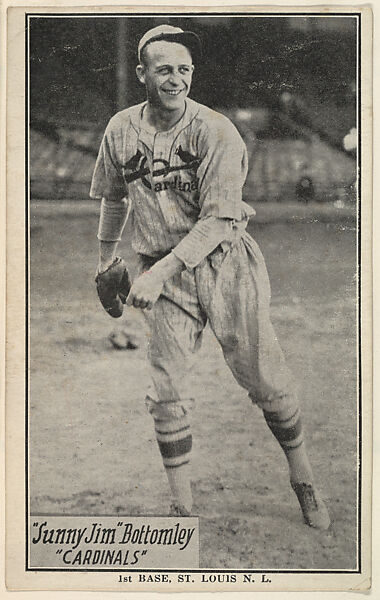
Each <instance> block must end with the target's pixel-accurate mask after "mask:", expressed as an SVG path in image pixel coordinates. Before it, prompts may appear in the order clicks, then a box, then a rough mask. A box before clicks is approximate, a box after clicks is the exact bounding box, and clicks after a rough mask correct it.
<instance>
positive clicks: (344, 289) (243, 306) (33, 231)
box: [8, 7, 371, 591]
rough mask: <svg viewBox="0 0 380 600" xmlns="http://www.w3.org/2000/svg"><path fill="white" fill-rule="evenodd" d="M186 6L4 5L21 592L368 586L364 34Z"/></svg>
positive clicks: (316, 16)
mask: <svg viewBox="0 0 380 600" xmlns="http://www.w3.org/2000/svg"><path fill="white" fill-rule="evenodd" d="M346 8H347V7H346ZM195 10H196V9H193V10H190V9H187V10H183V11H179V10H178V9H177V10H176V11H174V10H173V11H172V12H170V9H165V10H159V9H158V8H157V10H155V11H154V12H148V11H146V10H145V11H144V9H143V8H140V9H139V10H138V11H132V10H128V7H126V8H123V9H121V7H119V9H118V10H116V9H114V10H112V11H108V10H106V7H105V8H104V10H102V11H96V9H95V8H94V9H93V10H87V11H85V10H80V9H79V7H78V9H76V10H73V9H71V10H70V9H68V8H66V9H65V10H63V9H57V10H54V9H50V10H49V11H47V10H45V9H43V8H41V9H40V10H38V9H37V8H34V9H33V10H31V11H28V10H27V9H24V13H23V19H24V21H23V23H22V25H23V30H24V40H23V41H22V43H20V40H19V44H20V46H21V45H23V44H24V46H23V56H24V69H25V73H24V75H25V77H24V79H23V81H21V82H20V86H21V87H22V86H24V121H23V122H20V124H19V128H20V130H21V129H22V128H24V135H25V137H24V144H25V145H24V159H23V160H24V162H25V171H24V175H23V176H24V182H23V190H24V192H23V193H24V197H23V198H22V196H21V197H18V198H17V203H19V204H18V208H17V210H18V211H19V214H21V215H23V217H22V218H23V219H24V228H23V233H22V234H21V237H22V235H23V236H24V240H25V244H24V252H23V256H24V258H23V259H22V258H19V260H20V261H22V260H24V268H25V304H24V306H25V309H24V308H23V307H22V308H21V312H23V318H24V322H23V323H22V325H21V327H20V331H21V330H23V331H24V335H23V338H24V350H25V353H24V360H23V361H21V362H22V363H23V365H20V369H21V367H23V374H24V383H23V388H22V389H23V395H24V397H23V399H22V407H21V408H22V410H23V413H24V414H23V421H22V424H21V425H20V427H24V442H25V445H24V447H23V448H20V452H24V455H23V456H22V460H23V464H24V480H23V486H24V487H23V490H24V492H23V499H24V524H23V526H24V528H25V535H24V536H23V538H22V543H23V544H24V546H25V547H24V548H22V547H20V548H19V552H20V557H19V559H20V561H21V562H22V563H23V565H24V571H25V573H24V575H25V574H27V575H33V574H34V575H36V577H37V579H36V580H35V581H36V582H37V581H38V582H41V583H40V585H41V588H40V589H54V585H55V583H54V581H56V582H58V581H61V582H62V581H66V580H67V582H70V587H71V589H77V587H76V586H77V585H78V589H80V588H82V584H81V583H79V582H80V581H82V582H83V581H88V582H90V581H91V578H92V581H94V582H99V583H96V584H95V583H94V588H91V583H89V584H88V587H87V588H86V589H103V582H104V586H105V587H104V589H113V590H119V591H128V590H131V591H138V590H142V591H145V590H155V589H157V590H158V589H162V590H164V591H192V590H198V589H199V590H207V591H212V590H213V589H215V590H216V589H218V590H229V591H234V590H236V591H264V590H278V589H286V585H285V584H282V583H281V584H280V582H283V581H286V577H288V576H289V577H290V576H291V575H292V574H293V575H297V576H298V577H299V576H302V575H304V576H305V580H303V579H302V582H303V583H302V584H300V585H301V589H305V590H308V589H311V590H318V589H339V590H344V589H348V588H349V587H352V581H353V580H354V579H353V578H354V577H355V576H356V577H358V581H360V582H361V583H360V585H361V586H363V587H362V588H361V589H369V585H370V584H369V570H368V569H369V566H368V565H369V551H370V549H369V534H368V532H369V527H370V525H369V519H370V514H369V501H368V499H367V498H365V497H364V495H365V492H366V490H367V491H368V490H369V489H370V477H371V474H370V460H369V458H368V448H369V446H368V445H369V443H370V431H369V429H368V427H367V429H366V428H365V427H363V422H364V423H365V424H367V426H368V423H370V411H371V398H370V396H369V395H368V394H364V393H363V385H364V389H366V388H365V379H366V377H367V376H368V368H367V367H365V366H364V363H363V355H365V350H364V349H363V348H364V345H365V340H364V342H363V329H362V318H363V310H364V311H365V310H366V307H365V306H364V305H363V291H362V283H363V276H364V277H365V273H364V271H365V268H366V264H367V261H369V259H370V257H369V256H366V255H365V248H367V247H368V245H367V244H365V248H364V246H363V242H362V239H363V231H364V228H365V227H368V216H367V215H368V206H369V204H370V202H371V199H370V196H366V197H365V195H364V194H363V169H364V168H363V165H362V157H363V154H362V148H363V131H364V129H363V124H362V123H363V95H362V93H364V92H363V91H362V81H363V74H362V73H363V68H364V67H363V60H362V44H364V42H363V36H365V35H369V31H368V32H367V33H366V31H364V27H363V12H362V10H361V9H360V8H357V10H355V9H354V8H351V9H349V10H344V7H341V9H340V10H339V11H338V12H337V11H336V12H334V11H333V10H332V9H331V10H330V12H329V13H326V12H323V11H320V12H318V11H316V10H312V9H311V8H308V9H306V10H305V12H301V10H300V9H298V10H297V11H296V10H293V11H292V10H291V9H286V10H285V9H284V10H283V11H280V10H279V9H278V10H272V11H270V10H269V11H268V12H265V11H264V10H261V11H257V12H255V10H254V8H253V7H250V10H248V11H247V12H244V11H243V12H237V9H234V10H232V9H231V10H225V11H224V12H223V11H222V10H221V9H216V8H215V9H212V10H211V9H210V10H209V11H208V12H206V11H202V10H199V12H195ZM367 17H368V15H367ZM19 21H20V19H19ZM367 88H368V84H367ZM367 129H368V128H367ZM20 179H22V176H21V177H20ZM10 203H11V200H10V198H8V204H10ZM366 203H367V208H366ZM13 205H14V208H13V209H11V211H12V210H14V211H16V208H15V202H13ZM11 216H12V212H11ZM12 218H13V217H12ZM19 225H20V226H21V224H19ZM17 231H18V235H20V232H19V230H17ZM20 254H21V253H20ZM363 265H364V267H363ZM363 269H364V271H363ZM363 273H364V274H363ZM367 277H368V275H367ZM21 303H23V299H21ZM363 306H364V308H363ZM366 306H367V305H366ZM363 381H364V384H363ZM367 389H369V388H367ZM19 402H21V398H20V399H19ZM363 449H364V450H363ZM366 449H367V450H366ZM363 451H364V454H363ZM20 460H21V456H20ZM20 485H21V482H20ZM79 574H82V575H81V576H80V575H79ZM96 574H97V575H96ZM307 576H309V578H310V581H308V580H307ZM44 577H46V578H49V579H46V581H49V586H51V587H48V586H47V584H45V587H44V583H43V582H44V581H45V580H44V579H43V578H44ZM72 577H75V579H71V578H72ZM318 577H319V578H318ZM323 577H326V581H324V579H323ZM64 578H67V579H64ZM81 578H82V579H81ZM84 578H86V579H84ZM95 578H96V579H95ZM276 581H277V583H276ZM291 581H292V583H289V584H287V585H288V586H290V588H289V589H297V585H298V584H297V580H296V579H292V580H291ZM317 582H319V583H317ZM12 584H13V587H14V589H17V581H16V580H15V577H14V576H13V577H12ZM30 585H31V589H32V588H33V585H34V584H30ZM57 585H58V584H57ZM61 585H62V584H61ZM68 585H69V583H68ZM86 585H87V584H86ZM97 585H99V587H98V588H97V587H96V586H97ZM281 586H283V588H282V587H281ZM57 589H59V588H57ZM60 589H62V588H60Z"/></svg>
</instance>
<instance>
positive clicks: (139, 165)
mask: <svg viewBox="0 0 380 600" xmlns="http://www.w3.org/2000/svg"><path fill="white" fill-rule="evenodd" d="M175 154H176V155H177V156H179V158H180V160H181V161H182V164H181V165H170V164H169V162H168V161H167V160H164V159H162V158H161V159H154V160H153V167H154V166H155V167H156V168H154V170H153V173H152V174H151V175H152V177H153V178H155V177H162V176H164V177H165V176H167V175H169V173H172V172H174V171H182V170H190V169H194V170H195V171H196V170H197V169H198V167H199V165H200V163H201V160H200V159H199V158H198V157H197V156H194V155H193V154H190V152H188V151H187V150H184V149H183V148H182V146H181V145H180V146H178V148H177V149H176V151H175ZM123 170H124V178H125V181H126V183H127V184H129V183H132V182H133V181H136V180H137V179H141V181H142V183H143V184H144V185H145V187H146V188H148V189H152V184H151V182H150V181H149V180H148V178H147V176H149V175H150V170H149V166H148V164H147V158H146V156H144V155H143V154H142V152H141V151H140V150H137V152H136V154H134V156H132V158H130V159H129V161H127V162H126V163H125V164H124V166H123ZM126 171H128V173H125V172H126ZM176 181H177V180H176ZM176 181H174V180H173V182H171V183H172V184H173V185H174V187H176ZM162 189H167V188H166V187H165V186H164V187H163V188H162ZM179 189H180V188H179ZM191 189H192V190H194V189H196V188H194V186H193V188H191ZM156 191H161V189H157V190H156ZM182 191H190V183H189V190H185V189H184V190H182Z"/></svg>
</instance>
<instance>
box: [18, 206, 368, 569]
mask: <svg viewBox="0 0 380 600" xmlns="http://www.w3.org/2000/svg"><path fill="white" fill-rule="evenodd" d="M72 206H74V205H72ZM58 209H59V210H58ZM258 210H259V209H258ZM259 212H260V211H259ZM288 220H289V219H288ZM263 221H264V219H262V218H261V219H260V214H258V219H257V222H255V221H253V223H252V225H251V226H250V232H251V233H252V235H253V236H254V237H255V239H256V240H257V242H258V243H259V244H260V246H261V249H262V251H263V253H264V256H265V257H266V260H267V266H268V271H269V274H270V278H271V283H272V317H273V322H274V325H275V328H276V331H277V333H278V336H279V339H280V342H281V344H282V346H283V349H284V351H285V354H286V357H287V360H288V363H289V365H290V367H291V369H292V370H293V372H294V374H295V375H296V379H297V383H298V386H299V395H300V399H301V402H302V406H303V413H304V421H305V428H306V432H307V438H308V446H309V453H310V457H311V461H312V463H313V466H314V470H315V475H316V480H317V482H318V485H319V487H320V489H321V492H322V495H323V496H324V498H325V499H326V501H327V504H328V507H329V509H330V511H331V513H332V516H333V519H334V522H335V536H333V537H327V536H326V535H325V534H322V533H319V532H316V531H313V530H310V529H309V528H308V527H306V526H305V525H304V524H303V522H302V518H301V514H300V510H299V507H298V504H297V501H296V499H295V497H294V496H293V492H292V491H291V489H290V486H289V483H288V476H287V468H286V461H285V459H284V457H283V456H282V454H281V451H280V450H279V448H278V446H277V444H276V443H275V441H274V440H273V438H272V437H271V434H270V432H269V430H268V429H267V428H266V427H265V425H264V420H263V417H262V415H261V412H260V411H259V410H258V408H257V407H252V405H251V403H250V402H249V400H248V397H247V395H246V393H245V391H244V390H242V389H241V388H239V387H238V386H237V384H236V383H235V381H234V379H233V377H232V375H231V374H230V372H229V371H228V369H227V367H226V366H225V364H224V362H223V359H222V356H221V352H220V351H219V348H218V347H217V344H216V341H215V339H214V338H213V336H212V334H211V333H210V332H209V331H208V332H207V335H206V336H205V339H204V344H203V347H202V349H201V351H200V360H199V361H198V363H197V367H196V369H195V371H194V397H196V399H197V406H196V410H195V414H194V429H193V436H194V458H193V479H194V499H195V512H196V514H199V515H200V534H201V557H200V560H201V566H202V567H204V568H206V567H208V568H216V569H217V568H220V569H221V568H231V569H232V568H239V569H317V570H322V569H353V568H355V566H356V534H357V529H356V483H357V480H356V474H357V473H356V467H357V435H356V428H357V418H356V412H357V409H356V310H355V309H356V297H355V293H356V231H355V224H354V222H353V221H352V220H347V221H346V222H344V221H343V222H342V221H340V222H330V221H329V220H328V219H323V221H324V222H321V221H318V219H317V218H316V217H315V216H313V218H312V219H310V221H308V220H307V219H304V220H302V221H297V220H293V222H290V223H289V222H288V223H286V222H284V221H280V220H278V219H272V221H275V222H263ZM96 230H97V215H96V213H95V212H94V211H92V210H79V209H78V210H73V208H67V210H66V209H65V210H62V206H60V205H59V204H55V203H50V204H48V203H40V204H33V206H32V210H31V318H30V333H31V336H30V342H31V388H30V389H31V393H30V438H29V448H30V490H31V512H32V513H36V512H38V513H44V512H45V513H55V514H89V515H96V514H109V515H116V514H120V515H122V514H123V515H149V514H150V515H154V514H166V512H167V509H168V505H169V494H168V489H167V483H166V478H165V473H164V470H163V467H162V464H161V459H160V456H159V453H158V449H157V447H156V442H155V438H154V433H153V427H152V422H151V418H150V416H149V415H148V414H147V413H146V409H145V405H144V397H145V383H146V374H145V360H144V351H145V350H144V347H145V339H146V332H145V329H144V326H143V322H142V318H141V315H140V314H139V311H138V310H135V309H130V310H129V311H128V313H127V315H126V317H125V319H124V320H123V321H122V322H120V323H119V322H115V321H114V320H112V319H111V318H110V317H107V315H106V314H105V312H104V311H103V310H102V308H101V306H100V304H99V302H98V299H97V296H96V291H95V287H94V281H93V279H94V270H95V266H96V262H97V241H96V237H95V235H96ZM126 237H127V236H126ZM120 253H122V254H124V255H125V256H130V253H129V250H128V246H127V242H126V241H123V243H122V244H121V249H120ZM116 326H117V327H128V328H129V329H131V330H133V331H135V332H136V334H137V335H138V337H139V342H140V346H139V348H138V349H137V350H133V351H131V350H130V351H117V350H114V349H113V348H112V347H111V345H110V343H109V341H108V335H109V333H110V331H111V330H112V329H113V328H115V327H116Z"/></svg>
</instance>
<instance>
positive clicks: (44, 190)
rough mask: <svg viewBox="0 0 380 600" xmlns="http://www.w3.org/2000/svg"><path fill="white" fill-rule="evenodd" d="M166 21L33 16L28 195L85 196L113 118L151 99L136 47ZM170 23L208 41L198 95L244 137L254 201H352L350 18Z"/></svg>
mask: <svg viewBox="0 0 380 600" xmlns="http://www.w3.org/2000/svg"><path fill="white" fill-rule="evenodd" d="M166 21H167V22H169V23H170V22H171V21H173V20H171V19H167V20H166ZM159 22H162V19H154V18H153V19H148V18H136V19H128V20H127V19H122V20H120V19H119V20H117V19H114V18H106V19H104V18H103V19H101V18H93V19H74V18H61V19H59V21H58V20H56V21H55V22H54V27H52V26H51V23H52V21H51V19H33V20H32V22H31V23H32V26H31V53H30V65H31V71H30V78H31V87H30V90H31V94H30V100H31V128H32V134H31V135H32V138H31V139H32V144H31V183H32V196H33V197H47V198H50V197H52V196H53V197H58V198H62V197H68V198H78V197H87V196H88V187H89V181H90V178H91V173H92V169H93V164H94V159H95V157H96V153H97V150H98V147H99V141H100V138H101V135H102V132H103V131H104V127H105V125H106V123H107V121H108V119H109V118H110V117H111V116H112V115H113V114H114V112H116V110H121V109H123V108H125V107H126V106H129V105H132V104H136V103H138V102H141V101H142V100H143V99H144V90H143V88H142V86H140V85H139V84H138V82H137V79H136V76H135V65H136V62H137V57H136V48H137V44H138V40H139V39H140V38H141V36H142V34H143V32H144V31H146V30H147V29H148V28H149V27H151V26H154V25H156V24H157V23H159ZM173 22H174V21H173ZM175 23H178V24H179V25H180V26H182V27H183V28H185V29H186V28H187V29H194V30H195V31H196V32H197V33H198V34H199V35H200V37H201V39H202V42H203V47H204V57H205V60H204V62H203V63H202V64H199V65H196V73H195V77H194V82H193V88H192V96H193V97H194V98H195V99H197V100H198V101H199V102H202V103H204V104H207V105H208V106H211V107H213V108H216V109H219V110H221V111H223V112H225V113H227V114H228V115H229V116H230V118H231V119H232V120H233V121H234V123H235V124H236V125H237V127H238V129H239V130H240V132H241V133H242V135H243V137H244V139H245V141H246V143H247V146H248V149H249V154H250V172H249V175H248V179H247V186H246V190H245V193H246V196H247V198H248V199H251V200H263V201H271V200H274V201H279V200H280V201H282V200H285V201H286V200H289V196H290V197H292V196H295V197H296V199H301V200H309V199H313V197H315V199H316V200H319V201H330V200H337V199H345V198H346V197H347V198H349V197H351V199H352V189H351V186H352V185H353V184H354V182H355V177H356V168H355V160H354V159H355V157H354V156H353V154H352V152H346V151H345V149H344V145H343V140H344V137H345V136H346V135H347V134H349V132H350V130H351V129H352V128H354V127H355V126H356V106H355V101H356V44H355V35H356V21H355V19H352V18H351V19H344V18H331V19H323V18H308V19H302V18H293V19H292V18H288V19H287V18H283V19H279V18H278V19H274V18H260V19H259V18H258V19H246V18H219V19H218V18H186V19H175ZM337 32H339V35H337Z"/></svg>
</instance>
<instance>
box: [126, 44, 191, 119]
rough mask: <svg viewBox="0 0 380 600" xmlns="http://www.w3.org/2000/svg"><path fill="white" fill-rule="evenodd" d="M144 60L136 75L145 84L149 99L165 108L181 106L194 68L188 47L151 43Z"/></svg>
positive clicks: (154, 104) (175, 108) (168, 109)
mask: <svg viewBox="0 0 380 600" xmlns="http://www.w3.org/2000/svg"><path fill="white" fill-rule="evenodd" d="M145 63H146V64H144V65H139V67H137V76H138V78H139V79H140V81H141V82H142V83H144V84H145V87H146V90H147V96H148V100H149V102H150V103H151V104H152V105H153V106H155V107H156V108H160V109H164V110H165V111H174V110H178V109H182V108H183V105H184V101H185V98H186V96H187V95H188V93H189V91H190V86H191V79H192V76H193V69H194V67H193V64H192V59H191V54H190V52H189V50H188V49H187V48H186V46H182V44H177V43H174V42H166V41H158V42H152V43H151V44H149V45H148V46H147V48H146V50H145Z"/></svg>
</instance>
